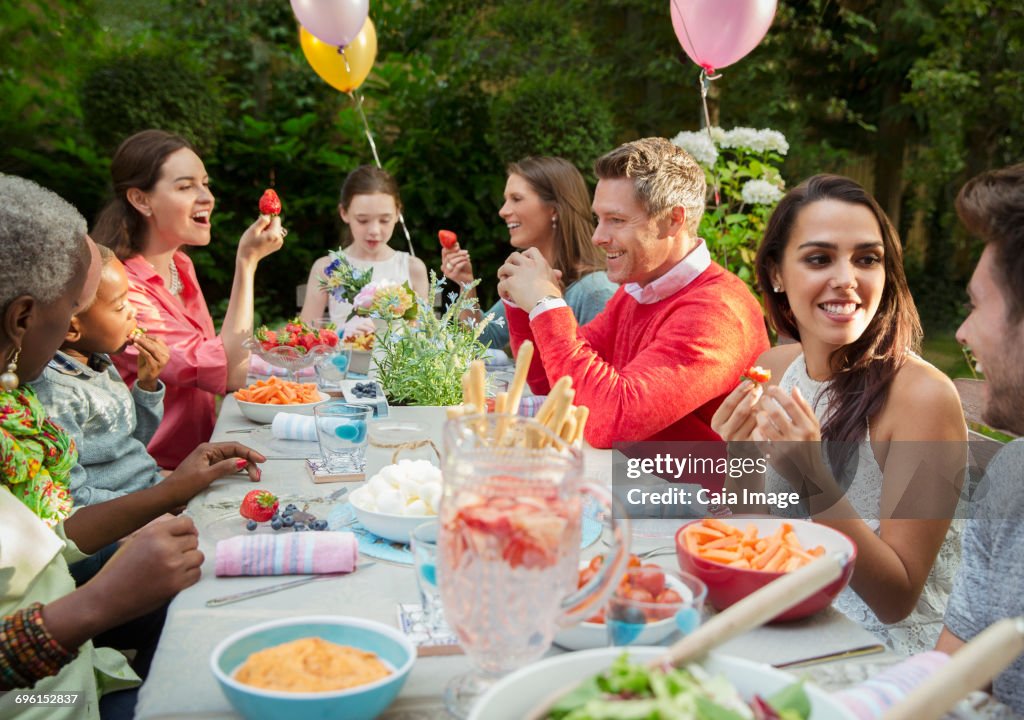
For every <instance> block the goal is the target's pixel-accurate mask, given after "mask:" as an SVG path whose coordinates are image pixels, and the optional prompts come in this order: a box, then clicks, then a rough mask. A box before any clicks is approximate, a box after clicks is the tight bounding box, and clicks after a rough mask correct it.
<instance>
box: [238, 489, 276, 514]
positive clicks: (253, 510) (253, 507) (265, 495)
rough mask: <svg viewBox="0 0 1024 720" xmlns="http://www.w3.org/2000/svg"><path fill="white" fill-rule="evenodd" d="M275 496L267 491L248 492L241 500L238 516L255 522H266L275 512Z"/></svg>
mask: <svg viewBox="0 0 1024 720" xmlns="http://www.w3.org/2000/svg"><path fill="white" fill-rule="evenodd" d="M277 505H278V502H277V495H275V494H274V493H272V492H270V491H269V490H250V491H249V493H248V494H247V495H246V496H245V497H244V498H243V499H242V505H241V507H239V508H238V514H239V515H241V516H242V517H244V518H248V519H249V520H255V521H256V522H266V521H267V520H269V519H270V518H272V517H274V513H275V512H277Z"/></svg>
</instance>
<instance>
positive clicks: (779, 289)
mask: <svg viewBox="0 0 1024 720" xmlns="http://www.w3.org/2000/svg"><path fill="white" fill-rule="evenodd" d="M772 290H774V291H775V292H777V293H780V292H782V286H781V285H776V286H775V287H773V288H772Z"/></svg>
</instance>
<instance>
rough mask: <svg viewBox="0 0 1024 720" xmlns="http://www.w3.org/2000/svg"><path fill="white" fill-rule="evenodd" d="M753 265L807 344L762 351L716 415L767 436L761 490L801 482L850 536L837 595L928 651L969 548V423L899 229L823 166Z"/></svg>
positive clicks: (785, 208)
mask: <svg viewBox="0 0 1024 720" xmlns="http://www.w3.org/2000/svg"><path fill="white" fill-rule="evenodd" d="M756 266H757V268H756V269H757V276H758V282H759V284H760V286H761V291H762V294H763V296H764V300H765V308H766V310H767V312H768V317H769V320H770V321H771V323H772V325H773V326H774V327H775V329H776V330H777V331H778V332H779V334H780V335H787V336H789V337H791V338H793V339H795V340H797V342H796V343H794V344H788V345H780V346H778V347H774V348H772V349H771V350H768V351H767V352H766V353H765V354H764V355H762V356H761V358H759V364H760V365H763V366H765V367H767V368H768V369H769V370H770V371H771V375H772V380H771V381H770V384H768V385H765V386H763V387H762V386H761V385H760V384H758V383H753V382H751V381H745V382H743V383H741V384H740V385H739V386H738V387H737V388H736V390H735V391H733V392H732V393H731V394H730V395H729V396H728V397H727V398H726V399H725V401H724V402H723V403H722V405H721V407H720V408H719V410H718V412H717V413H716V414H715V416H714V418H713V419H712V427H713V428H714V429H715V431H716V432H718V433H719V434H720V435H721V436H722V438H723V439H725V440H729V441H747V440H753V441H755V442H758V443H764V442H768V443H771V446H772V449H771V452H770V457H771V463H772V465H771V466H770V467H769V471H768V473H767V474H766V477H765V489H766V490H769V491H772V492H789V491H792V490H797V491H801V493H802V494H803V497H804V498H805V499H807V501H806V502H805V503H803V508H802V511H803V513H804V514H805V515H809V516H811V517H813V519H814V520H815V521H817V522H822V523H825V524H827V525H829V526H831V527H834V528H836V529H837V530H840V531H842V532H844V533H846V534H847V535H848V536H849V537H850V538H851V539H852V540H853V541H854V542H855V543H856V545H857V552H858V555H857V561H856V562H857V564H856V567H855V570H854V573H853V578H852V580H851V582H850V587H849V588H847V589H846V590H845V591H844V592H843V594H842V595H840V596H839V598H838V599H837V600H836V607H837V608H838V609H840V610H841V611H842V612H844V613H845V614H847V615H848V616H850V617H852V618H853V619H855V620H857V621H858V622H860V623H861V624H862V625H863V626H865V627H867V628H868V629H869V630H871V631H873V632H875V633H876V634H877V635H879V636H880V637H881V638H882V639H884V640H886V641H887V642H888V643H889V644H890V645H891V646H892V647H894V648H895V649H897V650H900V651H903V652H916V651H920V650H923V649H928V648H931V647H933V646H934V643H935V638H936V637H937V635H938V632H939V631H940V630H941V625H942V612H943V609H944V607H945V598H946V595H948V593H949V590H950V588H951V586H952V579H953V575H954V573H955V571H956V565H957V563H958V558H959V551H958V542H957V540H956V538H955V537H954V535H955V533H949V529H950V518H952V516H953V515H952V513H953V509H954V508H955V506H956V501H957V497H958V496H959V490H960V483H961V482H962V478H963V469H964V467H965V465H966V452H965V451H966V445H965V443H964V441H965V440H966V435H967V428H966V425H965V423H964V418H963V413H962V412H961V409H960V403H959V400H958V398H957V394H956V390H955V389H954V387H953V384H952V383H951V382H950V381H949V379H948V378H947V377H946V376H945V375H943V374H942V373H941V372H939V371H938V370H937V369H936V368H934V367H932V366H931V365H929V364H928V363H927V362H925V361H924V360H922V359H921V358H920V357H919V356H918V355H917V354H916V353H915V352H914V351H915V349H916V348H917V347H919V344H920V339H921V326H920V322H919V320H918V315H917V310H916V308H915V307H914V301H913V299H912V298H911V296H910V290H909V288H908V286H907V281H906V276H905V275H904V273H903V257H902V251H901V249H900V242H899V238H898V237H897V236H896V231H895V230H894V229H893V227H892V225H891V224H890V222H889V219H888V218H887V217H886V216H885V213H884V212H883V211H882V209H881V208H880V207H879V206H878V203H876V202H875V200H874V198H872V197H871V196H870V195H868V194H867V192H866V191H865V190H864V188H862V187H861V186H860V185H858V184H857V183H855V182H854V181H852V180H850V179H848V178H844V177H839V176H835V175H816V176H814V177H812V178H810V179H809V180H807V181H806V182H804V183H802V184H801V185H799V186H797V187H795V188H793V189H792V190H790V191H789V192H788V193H787V194H786V196H785V197H784V198H783V199H782V201H781V202H780V203H779V206H778V207H777V208H776V209H775V212H774V214H773V215H772V217H771V219H770V220H769V222H768V227H767V229H766V230H765V236H764V239H763V241H762V243H761V247H760V249H759V250H758V253H757V260H756ZM820 441H825V446H826V448H827V449H828V452H824V453H823V452H822V451H821V447H822V446H821V442H820ZM947 534H948V537H947ZM944 541H945V543H944ZM940 548H941V550H942V551H941V553H940Z"/></svg>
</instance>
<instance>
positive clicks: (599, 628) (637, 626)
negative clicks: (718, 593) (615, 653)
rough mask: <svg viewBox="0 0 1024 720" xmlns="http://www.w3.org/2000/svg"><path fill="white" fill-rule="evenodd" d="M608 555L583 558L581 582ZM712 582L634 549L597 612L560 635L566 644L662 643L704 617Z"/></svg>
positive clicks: (560, 642) (580, 647)
mask: <svg viewBox="0 0 1024 720" xmlns="http://www.w3.org/2000/svg"><path fill="white" fill-rule="evenodd" d="M603 563H604V557H603V556H601V555H597V556H595V557H594V558H593V559H592V560H591V561H590V562H589V563H586V562H585V563H580V569H579V577H578V581H577V585H578V587H583V586H584V585H586V584H587V583H588V582H590V579H591V578H592V577H593V576H594V575H595V574H596V573H597V571H598V570H599V569H600V567H601V565H602V564H603ZM706 597H707V587H706V586H705V585H704V583H703V582H701V581H700V580H699V579H698V578H696V577H694V576H693V575H689V574H687V573H683V572H679V571H677V570H669V569H665V568H663V567H661V566H660V565H657V564H655V563H644V562H642V561H641V560H640V558H639V557H637V556H636V555H630V557H629V564H628V566H627V567H626V572H625V573H623V575H622V579H621V580H620V581H619V585H618V587H616V588H615V592H613V593H612V596H611V597H610V598H609V599H608V602H607V603H605V605H604V607H602V608H601V609H600V610H599V611H598V612H596V613H595V614H594V615H592V616H591V617H589V618H587V619H586V620H584V621H583V622H581V623H579V624H578V625H574V626H573V627H569V628H564V629H563V630H560V631H559V632H558V634H557V635H555V640H554V642H555V644H557V645H560V646H561V647H564V648H566V649H567V650H590V649H593V648H599V647H605V646H607V645H609V644H612V645H657V644H658V643H660V642H662V641H664V640H665V639H666V638H668V637H669V636H671V635H673V634H675V633H679V632H682V633H684V634H686V633H689V632H692V631H693V630H694V629H696V628H697V627H698V626H699V625H700V622H701V618H702V613H703V609H704V599H705V598H706Z"/></svg>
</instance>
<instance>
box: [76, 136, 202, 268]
mask: <svg viewBox="0 0 1024 720" xmlns="http://www.w3.org/2000/svg"><path fill="white" fill-rule="evenodd" d="M182 148H188V149H189V150H192V151H193V152H194V151H195V148H193V147H192V145H191V143H189V141H188V140H186V139H185V138H183V137H180V136H178V135H175V134H174V133H169V132H166V131H164V130H143V131H142V132H138V133H135V134H134V135H132V136H131V137H130V138H128V139H127V140H125V141H124V142H122V143H121V145H120V146H119V147H118V148H117V151H116V152H115V153H114V159H113V160H112V161H111V162H110V176H111V179H112V180H113V182H114V199H113V200H111V201H110V202H109V203H107V205H106V207H104V208H103V210H101V211H100V214H99V217H98V218H96V226H95V227H94V228H93V229H92V232H91V233H90V235H91V236H92V239H93V240H95V241H96V242H97V243H99V244H100V245H105V246H106V247H108V248H110V249H111V250H113V251H114V254H115V255H117V259H118V260H125V259H127V258H130V257H132V256H133V255H138V254H139V253H140V252H142V250H143V242H144V241H145V229H146V219H145V218H144V217H143V216H142V213H140V212H139V211H138V210H136V209H135V207H134V206H133V205H132V204H131V203H130V202H128V191H129V190H130V189H132V188H139V189H140V190H142V191H143V192H150V191H151V190H152V189H153V186H154V185H156V182H157V180H159V179H160V169H161V168H162V167H163V165H164V161H165V160H167V156H168V155H170V154H171V153H174V152H177V151H178V150H181V149H182Z"/></svg>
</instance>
